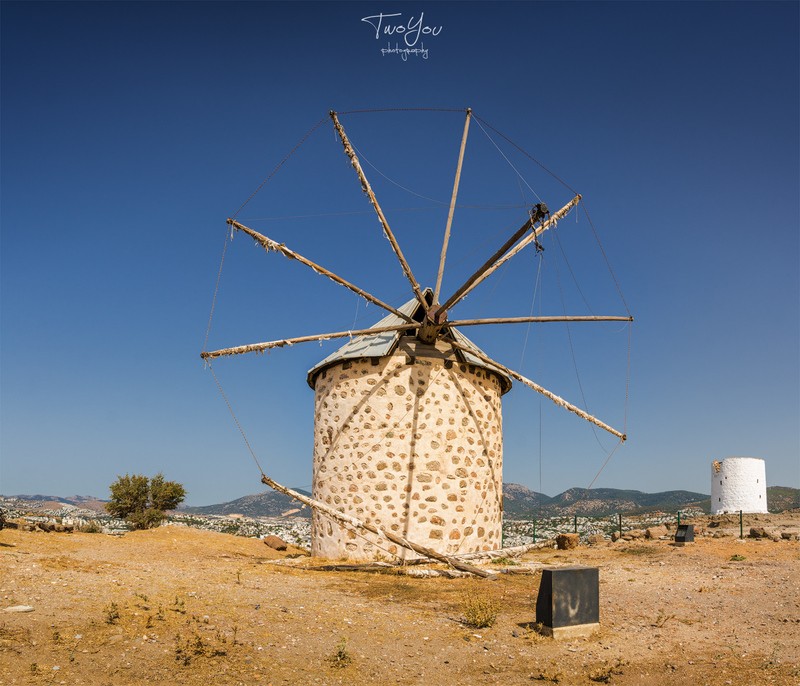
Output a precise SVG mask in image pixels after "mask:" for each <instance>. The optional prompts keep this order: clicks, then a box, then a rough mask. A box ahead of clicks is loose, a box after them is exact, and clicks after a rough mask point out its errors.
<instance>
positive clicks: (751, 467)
mask: <svg viewBox="0 0 800 686" xmlns="http://www.w3.org/2000/svg"><path fill="white" fill-rule="evenodd" d="M739 510H741V511H742V512H749V513H754V512H767V471H766V467H765V464H764V460H762V459H761V458H760V457H726V458H725V459H724V460H722V462H719V461H718V460H714V462H712V463H711V514H724V513H726V512H739Z"/></svg>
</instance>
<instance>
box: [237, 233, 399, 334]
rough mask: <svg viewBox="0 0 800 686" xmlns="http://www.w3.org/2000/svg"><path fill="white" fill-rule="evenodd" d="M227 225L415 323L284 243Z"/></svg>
mask: <svg viewBox="0 0 800 686" xmlns="http://www.w3.org/2000/svg"><path fill="white" fill-rule="evenodd" d="M227 223H228V224H230V226H231V227H233V228H234V229H236V230H237V231H241V232H243V233H246V234H247V235H248V236H250V237H251V238H252V239H253V240H254V241H256V243H258V244H259V245H261V247H262V248H264V250H266V251H267V252H279V253H281V254H282V255H284V256H286V257H288V258H289V259H290V260H297V261H298V262H300V263H302V264H304V265H306V266H307V267H311V269H313V270H314V271H315V272H316V273H317V274H322V275H323V276H327V277H328V278H329V279H330V280H331V281H334V282H336V283H338V284H339V285H340V286H344V287H345V288H347V289H349V290H351V291H353V293H356V294H357V295H360V296H361V297H362V298H364V300H368V301H369V302H371V303H374V304H375V305H378V306H379V307H382V308H383V309H384V310H388V311H389V312H391V313H392V314H394V315H397V316H398V317H400V318H401V319H403V320H405V321H407V322H413V321H414V320H413V319H411V317H409V316H408V315H407V314H403V313H402V312H401V311H400V310H398V309H397V308H395V307H392V306H391V305H389V304H387V303H385V302H383V300H379V299H378V298H376V297H375V296H374V295H372V294H371V293H367V291H365V290H364V289H362V288H359V287H358V286H356V285H355V284H352V283H350V282H349V281H347V280H345V279H343V278H342V277H341V276H337V275H336V274H334V273H333V272H332V271H329V270H327V269H325V267H321V266H320V265H318V264H316V263H315V262H312V261H311V260H309V259H308V258H306V257H303V256H302V255H301V254H300V253H297V252H295V251H294V250H290V249H289V248H287V247H286V246H285V245H283V243H277V242H276V241H273V240H272V239H271V238H267V236H265V235H263V234H261V233H259V232H258V231H254V230H253V229H251V228H250V227H248V226H245V225H244V224H240V223H239V222H237V221H236V220H235V219H228V222H227Z"/></svg>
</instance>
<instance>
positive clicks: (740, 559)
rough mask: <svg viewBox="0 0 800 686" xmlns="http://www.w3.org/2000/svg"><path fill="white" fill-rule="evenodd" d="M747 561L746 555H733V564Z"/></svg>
mask: <svg viewBox="0 0 800 686" xmlns="http://www.w3.org/2000/svg"><path fill="white" fill-rule="evenodd" d="M746 559H747V558H746V557H745V556H744V555H731V562H743V561H744V560H746Z"/></svg>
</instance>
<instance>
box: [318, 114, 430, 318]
mask: <svg viewBox="0 0 800 686" xmlns="http://www.w3.org/2000/svg"><path fill="white" fill-rule="evenodd" d="M330 116H331V119H332V120H333V126H334V128H335V129H336V133H338V134H339V138H341V140H342V145H343V146H344V152H345V154H346V155H347V157H348V158H349V159H350V163H351V164H352V165H353V169H355V170H356V174H358V178H359V180H360V181H361V189H362V190H363V191H364V193H366V195H367V197H368V198H369V201H370V203H371V204H372V207H374V208H375V213H376V214H377V215H378V221H380V223H381V225H382V226H383V232H384V234H385V235H386V238H387V239H388V240H389V243H390V244H391V246H392V250H393V251H394V254H395V255H396V256H397V259H398V260H399V262H400V267H401V268H402V270H403V274H405V276H406V278H407V279H408V281H409V282H410V283H411V290H413V291H414V296H415V297H416V298H417V300H418V301H419V303H420V305H422V307H423V308H425V309H426V310H427V309H428V304H427V303H426V302H425V298H424V297H423V296H422V290H421V289H420V287H419V282H418V281H417V280H416V279H415V278H414V274H413V273H412V271H411V267H410V265H409V264H408V261H407V260H406V258H405V256H404V255H403V251H402V250H401V249H400V244H399V243H398V242H397V239H396V238H395V237H394V233H392V229H391V228H390V227H389V222H388V221H386V217H385V216H384V214H383V210H382V209H381V206H380V204H379V203H378V199H377V198H376V197H375V193H374V192H373V190H372V186H370V185H369V181H368V180H367V176H366V174H364V170H363V169H362V168H361V163H360V162H359V161H358V157H357V156H356V151H355V150H354V149H353V146H352V144H351V143H350V139H349V138H348V137H347V134H346V133H345V131H344V127H343V126H342V124H341V122H340V121H339V117H338V116H337V115H336V112H334V111H333V110H331V112H330Z"/></svg>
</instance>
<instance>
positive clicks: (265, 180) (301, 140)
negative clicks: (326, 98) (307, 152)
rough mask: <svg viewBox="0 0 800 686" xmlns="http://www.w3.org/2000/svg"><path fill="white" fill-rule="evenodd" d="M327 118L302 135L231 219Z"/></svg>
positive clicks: (234, 217) (233, 216)
mask: <svg viewBox="0 0 800 686" xmlns="http://www.w3.org/2000/svg"><path fill="white" fill-rule="evenodd" d="M327 120H328V117H327V116H325V117H323V118H322V119H320V120H319V121H318V122H317V123H316V124H314V126H312V127H311V128H310V129H309V130H308V132H307V133H306V135H305V136H303V137H302V138H301V139H300V140H299V141H298V143H297V145H295V146H294V147H293V148H292V149H291V150H290V151H289V152H288V153H286V156H285V157H284V158H283V159H282V160H281V161H280V162H278V164H277V165H276V167H275V169H273V170H272V171H271V172H270V174H269V175H268V176H267V178H265V179H264V180H263V181H262V182H261V184H260V185H259V186H258V188H256V189H255V190H254V191H253V192H252V193H251V194H250V197H249V198H247V200H245V201H244V202H243V203H242V204H241V205H240V206H239V209H238V210H236V212H234V213H233V215H232V216H231V219H236V216H237V215H238V214H239V212H241V211H242V209H243V208H244V206H245V205H246V204H247V203H249V202H250V201H251V200H252V199H253V198H254V197H255V196H256V194H257V193H258V192H259V191H260V190H261V189H262V188H263V187H264V186H265V185H266V183H267V181H269V180H270V179H271V178H272V177H273V176H275V174H277V173H278V170H279V169H280V168H281V167H282V166H283V165H284V164H286V162H287V160H288V159H289V158H290V157H291V156H292V155H294V153H295V152H296V151H297V149H298V148H299V147H300V146H301V145H303V143H305V142H306V140H307V139H308V137H309V136H310V135H311V134H312V133H314V131H316V130H317V129H318V128H319V127H320V126H322V125H323V124H324V123H325V122H326V121H327Z"/></svg>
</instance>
